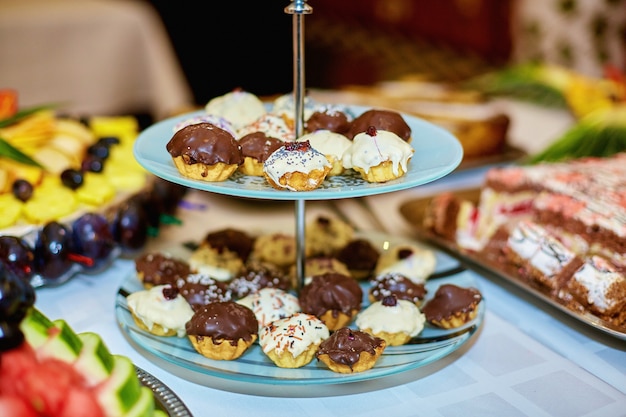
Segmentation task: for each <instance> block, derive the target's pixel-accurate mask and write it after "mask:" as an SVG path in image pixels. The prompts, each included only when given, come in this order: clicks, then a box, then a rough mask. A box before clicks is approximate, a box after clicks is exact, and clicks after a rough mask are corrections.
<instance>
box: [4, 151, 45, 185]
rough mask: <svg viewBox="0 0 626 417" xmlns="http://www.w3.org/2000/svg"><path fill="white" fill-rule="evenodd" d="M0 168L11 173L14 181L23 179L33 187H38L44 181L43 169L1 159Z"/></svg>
mask: <svg viewBox="0 0 626 417" xmlns="http://www.w3.org/2000/svg"><path fill="white" fill-rule="evenodd" d="M0 168H2V169H6V170H7V171H9V172H10V173H11V176H12V177H13V180H16V179H18V178H21V179H23V180H26V181H28V182H30V183H31V184H32V185H33V186H37V185H39V184H40V183H41V180H42V179H43V175H44V171H43V169H41V168H39V167H36V166H33V165H26V164H22V163H19V162H16V161H14V160H12V159H7V158H0Z"/></svg>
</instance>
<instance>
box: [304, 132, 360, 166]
mask: <svg viewBox="0 0 626 417" xmlns="http://www.w3.org/2000/svg"><path fill="white" fill-rule="evenodd" d="M305 140H308V141H309V143H310V144H311V146H312V147H313V149H316V150H318V151H320V152H321V153H323V154H324V155H326V157H327V158H329V159H331V157H332V158H335V159H337V160H339V161H341V159H342V157H343V154H344V153H345V152H346V150H348V148H350V146H352V141H351V140H350V139H348V138H347V137H345V136H344V135H342V134H340V133H335V132H331V131H330V130H317V131H315V132H312V133H308V134H306V135H303V136H301V137H299V138H298V139H297V141H298V142H303V141H305Z"/></svg>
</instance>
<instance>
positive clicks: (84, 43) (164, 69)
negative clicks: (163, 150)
mask: <svg viewBox="0 0 626 417" xmlns="http://www.w3.org/2000/svg"><path fill="white" fill-rule="evenodd" d="M0 88H12V89H15V90H17V92H18V94H19V103H20V107H28V106H34V105H41V104H49V103H59V104H61V105H62V107H61V109H60V110H63V111H65V112H67V113H70V114H77V115H119V114H132V113H147V114H150V115H152V116H153V117H154V118H155V119H160V118H162V117H165V116H168V115H171V114H172V113H173V112H176V111H179V110H180V109H181V108H184V107H187V106H189V105H190V104H192V96H191V91H190V88H189V86H188V84H187V80H186V79H185V76H184V74H183V72H182V70H181V68H180V64H179V62H178V60H177V57H176V55H175V53H174V50H173V48H172V46H171V44H170V41H169V38H168V37H167V32H166V31H165V29H164V27H163V25H162V22H161V20H160V18H159V16H158V15H157V14H156V13H155V11H154V10H153V9H152V8H151V7H150V6H149V4H148V3H146V2H143V1H132V0H19V1H18V0H0Z"/></svg>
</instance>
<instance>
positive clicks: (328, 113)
mask: <svg viewBox="0 0 626 417" xmlns="http://www.w3.org/2000/svg"><path fill="white" fill-rule="evenodd" d="M353 120H354V116H353V115H352V113H350V112H349V111H348V109H347V107H345V106H340V105H325V106H321V107H319V108H317V109H315V110H314V111H313V112H312V113H311V115H310V116H309V117H308V118H307V119H306V122H305V124H304V128H305V130H306V131H307V132H309V133H312V132H316V131H318V130H326V131H330V132H333V133H339V134H341V135H345V134H346V133H347V132H348V130H350V126H351V124H352V121H353ZM346 139H347V138H346ZM348 140H349V139H348Z"/></svg>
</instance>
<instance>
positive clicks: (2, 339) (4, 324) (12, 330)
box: [0, 264, 36, 352]
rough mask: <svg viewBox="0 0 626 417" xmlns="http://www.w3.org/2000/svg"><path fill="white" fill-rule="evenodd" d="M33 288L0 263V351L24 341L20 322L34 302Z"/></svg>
mask: <svg viewBox="0 0 626 417" xmlns="http://www.w3.org/2000/svg"><path fill="white" fill-rule="evenodd" d="M35 298H36V297H35V290H34V288H33V287H32V286H31V285H30V283H29V282H26V281H24V280H23V279H21V278H20V277H18V276H17V275H15V274H14V273H12V272H11V271H10V270H8V269H7V268H5V266H4V265H3V264H0V352H3V351H7V350H9V349H13V348H15V347H17V346H19V345H20V344H22V342H23V341H24V334H23V333H22V332H21V330H20V327H19V325H20V322H21V321H22V319H23V318H24V317H26V314H27V313H28V309H29V308H30V307H32V306H33V305H34V304H35Z"/></svg>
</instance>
